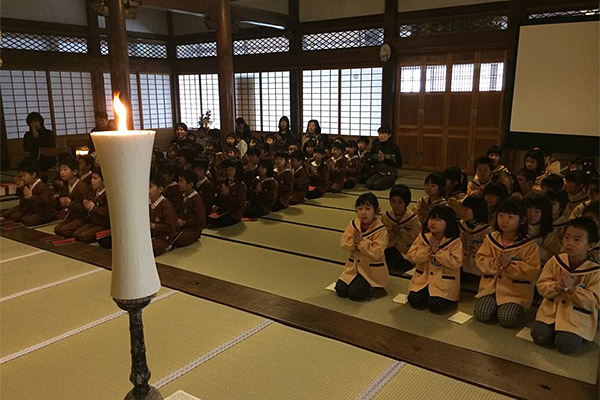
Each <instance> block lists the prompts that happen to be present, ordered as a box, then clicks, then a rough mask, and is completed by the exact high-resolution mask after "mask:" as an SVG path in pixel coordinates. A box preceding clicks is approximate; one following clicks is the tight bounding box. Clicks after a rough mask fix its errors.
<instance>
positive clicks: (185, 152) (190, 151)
mask: <svg viewBox="0 0 600 400" xmlns="http://www.w3.org/2000/svg"><path fill="white" fill-rule="evenodd" d="M196 156H197V152H196V149H194V148H192V147H184V148H182V149H181V150H180V151H179V157H180V158H181V157H183V158H185V160H186V161H187V162H189V163H190V164H191V163H192V162H194V158H196Z"/></svg>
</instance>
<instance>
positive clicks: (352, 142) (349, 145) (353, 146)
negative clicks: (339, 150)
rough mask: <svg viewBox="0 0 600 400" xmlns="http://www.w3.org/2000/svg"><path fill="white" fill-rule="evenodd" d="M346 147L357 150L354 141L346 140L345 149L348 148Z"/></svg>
mask: <svg viewBox="0 0 600 400" xmlns="http://www.w3.org/2000/svg"><path fill="white" fill-rule="evenodd" d="M348 147H351V148H353V149H356V148H357V146H356V141H355V140H348V141H347V142H346V148H348Z"/></svg>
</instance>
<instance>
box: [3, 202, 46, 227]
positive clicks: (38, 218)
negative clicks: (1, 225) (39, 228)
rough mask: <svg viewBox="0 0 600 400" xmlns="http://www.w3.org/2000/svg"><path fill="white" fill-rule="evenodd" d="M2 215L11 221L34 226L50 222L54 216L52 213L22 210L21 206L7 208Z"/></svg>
mask: <svg viewBox="0 0 600 400" xmlns="http://www.w3.org/2000/svg"><path fill="white" fill-rule="evenodd" d="M2 216H3V217H4V218H6V219H9V220H11V221H13V222H21V223H23V224H24V225H25V226H36V225H41V224H45V223H46V222H50V221H52V220H54V218H56V217H55V216H54V215H44V214H38V213H35V212H23V211H21V206H16V207H13V208H11V209H10V210H7V211H6V212H5V213H4V214H2Z"/></svg>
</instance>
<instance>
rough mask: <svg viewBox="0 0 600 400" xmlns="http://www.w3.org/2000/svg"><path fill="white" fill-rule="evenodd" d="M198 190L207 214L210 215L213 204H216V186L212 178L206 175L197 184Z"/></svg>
mask: <svg viewBox="0 0 600 400" xmlns="http://www.w3.org/2000/svg"><path fill="white" fill-rule="evenodd" d="M196 192H198V194H199V195H200V197H201V198H202V201H203V202H204V209H205V211H206V216H208V214H210V213H211V212H212V206H213V204H215V186H214V185H213V183H212V181H211V180H210V179H208V178H207V177H204V179H202V180H201V181H198V184H197V185H196Z"/></svg>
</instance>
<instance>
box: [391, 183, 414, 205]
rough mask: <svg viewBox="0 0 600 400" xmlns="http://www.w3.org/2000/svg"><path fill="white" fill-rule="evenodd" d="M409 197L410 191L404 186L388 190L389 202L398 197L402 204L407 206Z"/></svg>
mask: <svg viewBox="0 0 600 400" xmlns="http://www.w3.org/2000/svg"><path fill="white" fill-rule="evenodd" d="M411 196H412V195H411V193H410V189H409V187H408V186H406V185H394V186H393V187H392V188H391V189H390V201H391V200H392V197H400V198H401V199H402V200H403V201H404V204H406V206H408V205H409V204H410V201H411Z"/></svg>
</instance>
